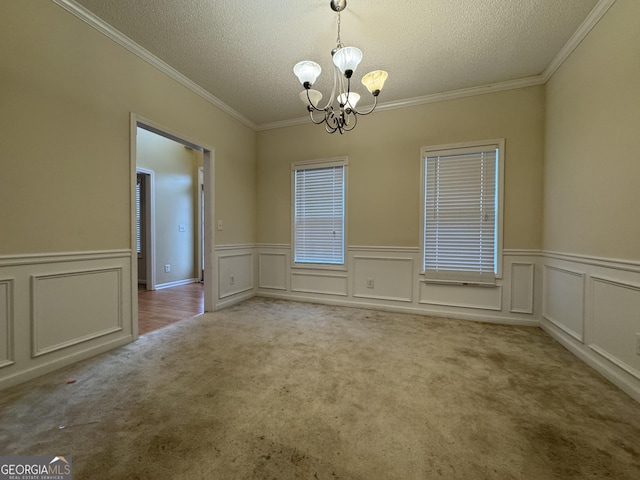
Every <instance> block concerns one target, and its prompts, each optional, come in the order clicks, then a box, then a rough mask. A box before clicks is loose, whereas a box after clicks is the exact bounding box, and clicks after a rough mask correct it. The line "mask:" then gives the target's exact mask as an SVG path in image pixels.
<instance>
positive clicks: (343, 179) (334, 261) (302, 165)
mask: <svg viewBox="0 0 640 480" xmlns="http://www.w3.org/2000/svg"><path fill="white" fill-rule="evenodd" d="M347 165H348V161H347V158H346V157H341V158H332V159H324V160H312V161H307V162H294V163H292V165H291V182H292V220H291V225H292V245H293V260H294V266H308V267H322V266H329V267H340V266H344V265H345V244H346V185H347Z"/></svg>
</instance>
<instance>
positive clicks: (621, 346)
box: [589, 276, 640, 380]
mask: <svg viewBox="0 0 640 480" xmlns="http://www.w3.org/2000/svg"><path fill="white" fill-rule="evenodd" d="M590 297H591V315H590V321H589V347H591V348H592V349H593V350H594V351H595V352H596V353H598V354H600V355H602V356H604V357H605V358H606V359H607V360H609V361H611V362H613V363H614V364H615V365H617V366H618V367H620V368H622V369H623V370H625V371H626V372H627V373H629V374H631V375H633V376H634V377H635V378H637V379H638V380H640V355H638V354H637V353H636V347H637V343H638V342H640V337H637V336H640V286H638V285H632V284H628V283H622V282H619V281H613V280H609V279H607V278H602V277H598V276H592V277H591V278H590Z"/></svg>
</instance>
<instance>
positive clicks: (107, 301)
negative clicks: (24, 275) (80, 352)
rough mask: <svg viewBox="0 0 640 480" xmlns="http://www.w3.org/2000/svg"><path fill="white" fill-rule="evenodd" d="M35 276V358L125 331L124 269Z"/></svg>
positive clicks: (32, 316) (32, 312) (33, 279)
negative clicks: (122, 300)
mask: <svg viewBox="0 0 640 480" xmlns="http://www.w3.org/2000/svg"><path fill="white" fill-rule="evenodd" d="M31 279H32V283H31V285H32V296H31V298H32V310H31V322H32V329H31V332H32V336H33V338H32V347H33V351H32V355H33V356H34V357H37V356H38V355H43V354H45V353H50V352H54V351H56V350H60V349H61V348H65V347H68V346H70V345H75V344H77V343H81V342H84V341H87V340H90V339H92V338H97V337H101V336H103V335H108V334H110V333H114V332H117V331H119V330H122V311H121V307H120V305H121V303H122V302H121V301H120V292H121V291H122V269H116V268H110V269H104V270H92V271H76V272H65V273H56V274H48V275H33V276H32V277H31Z"/></svg>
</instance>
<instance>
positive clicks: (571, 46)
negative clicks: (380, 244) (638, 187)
mask: <svg viewBox="0 0 640 480" xmlns="http://www.w3.org/2000/svg"><path fill="white" fill-rule="evenodd" d="M52 1H53V2H54V3H56V4H57V5H59V6H60V7H62V8H64V9H65V10H67V11H68V12H70V13H72V14H73V15H75V16H76V17H78V18H79V19H80V20H82V21H84V22H85V23H87V24H88V25H90V26H91V27H93V28H95V29H96V30H98V31H99V32H101V33H102V34H104V35H106V36H107V37H109V38H110V39H112V40H113V41H115V42H116V43H118V44H119V45H121V46H123V47H124V48H126V49H127V50H129V51H130V52H131V53H133V54H134V55H137V56H138V57H140V58H141V59H142V60H144V61H146V62H147V63H149V64H151V65H152V66H154V67H155V68H157V69H158V70H160V71H161V72H163V73H165V74H166V75H168V76H169V77H171V78H172V79H174V80H175V81H177V82H178V83H180V84H181V85H183V86H184V87H186V88H188V89H189V90H191V91H192V92H193V93H195V94H196V95H199V96H200V97H202V98H203V99H205V100H206V101H208V102H209V103H211V104H212V105H214V106H216V107H217V108H219V109H220V110H222V111H223V112H225V113H227V114H228V115H229V116H231V117H233V118H234V119H236V120H238V121H239V122H240V123H242V124H243V125H245V126H247V127H249V128H250V129H252V130H254V131H263V130H273V129H276V128H285V127H292V126H296V125H304V124H308V123H309V117H306V116H305V117H299V118H293V119H289V120H281V121H277V122H269V123H263V124H260V125H256V124H255V123H253V122H252V121H251V120H249V119H248V118H246V117H245V116H243V115H242V114H240V113H239V112H237V111H236V110H234V109H233V108H231V107H230V106H229V105H227V104H226V103H224V102H223V101H222V100H220V99H219V98H217V97H215V96H213V95H212V94H211V93H209V92H208V91H206V90H205V89H204V88H202V87H201V86H199V85H198V84H196V83H195V82H193V81H192V80H190V79H189V78H187V77H186V76H185V75H183V74H182V73H180V72H178V71H177V70H176V69H174V68H173V67H171V66H170V65H168V64H167V63H165V62H163V61H162V60H160V59H159V58H158V57H156V56H155V55H153V54H152V53H151V52H149V51H148V50H146V49H145V48H143V47H141V46H140V45H138V44H137V43H135V42H134V41H133V40H131V39H130V38H129V37H127V36H126V35H124V34H122V33H121V32H119V31H118V30H116V29H115V28H113V27H112V26H111V25H109V24H108V23H106V22H104V21H103V20H102V19H100V18H99V17H97V16H96V15H94V14H93V13H92V12H90V11H89V10H87V9H86V8H84V7H82V6H81V5H78V4H77V3H76V2H75V1H74V0H52ZM615 2H616V0H599V2H598V3H597V4H596V6H595V7H594V8H593V10H591V12H590V13H589V15H588V16H587V18H586V19H585V20H584V22H582V24H581V25H580V27H579V28H578V30H576V31H575V33H574V34H573V35H572V36H571V38H569V40H568V41H567V43H566V44H565V45H564V47H562V49H561V50H560V52H558V54H557V55H556V56H555V58H554V59H553V60H552V61H551V63H550V64H549V65H548V66H547V68H546V69H545V70H544V72H543V73H542V74H540V75H535V76H531V77H525V78H521V79H517V80H509V81H506V82H499V83H493V84H489V85H482V86H478V87H471V88H462V89H458V90H451V91H448V92H441V93H434V94H430V95H424V96H421V97H414V98H408V99H405V100H400V101H397V102H387V103H380V104H378V106H377V107H376V111H385V110H395V109H398V108H407V107H414V106H418V105H424V104H428V103H436V102H442V101H445V100H454V99H458V98H465V97H472V96H475V95H483V94H487V93H495V92H502V91H506V90H514V89H517V88H525V87H531V86H535V85H544V84H545V83H547V82H548V81H549V79H550V78H551V77H552V76H553V74H554V73H555V72H556V70H558V68H560V66H561V65H562V64H563V63H564V62H565V61H566V59H567V58H568V57H569V55H571V53H572V52H573V51H574V50H575V49H576V47H577V46H578V45H579V44H580V43H581V42H582V40H583V39H584V38H585V37H586V36H587V35H588V34H589V32H590V31H591V29H592V28H593V27H594V26H595V25H596V24H597V23H598V22H599V21H600V19H601V18H602V17H603V16H604V15H605V13H607V11H608V10H609V8H611V6H612V5H613V4H614V3H615Z"/></svg>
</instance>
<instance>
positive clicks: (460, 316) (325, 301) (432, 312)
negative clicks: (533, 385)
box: [255, 291, 540, 327]
mask: <svg viewBox="0 0 640 480" xmlns="http://www.w3.org/2000/svg"><path fill="white" fill-rule="evenodd" d="M255 296H258V297H265V298H277V299H280V300H289V301H292V302H306V303H316V304H321V305H333V306H336V307H352V308H363V309H366V310H380V311H385V312H394V313H408V314H412V315H423V316H432V317H440V318H455V319H457V320H469V321H475V322H483V323H495V324H498V325H512V326H521V327H539V326H540V324H539V322H538V321H537V320H534V319H532V320H524V319H520V318H513V317H499V316H496V315H487V314H484V313H480V312H478V311H474V313H469V314H465V313H460V312H452V311H449V310H436V309H429V308H419V307H415V306H402V305H390V304H386V305H385V304H379V303H369V302H362V301H353V300H339V299H335V298H319V297H307V296H303V295H289V294H282V293H272V292H264V291H259V292H257V293H256V295H255Z"/></svg>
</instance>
